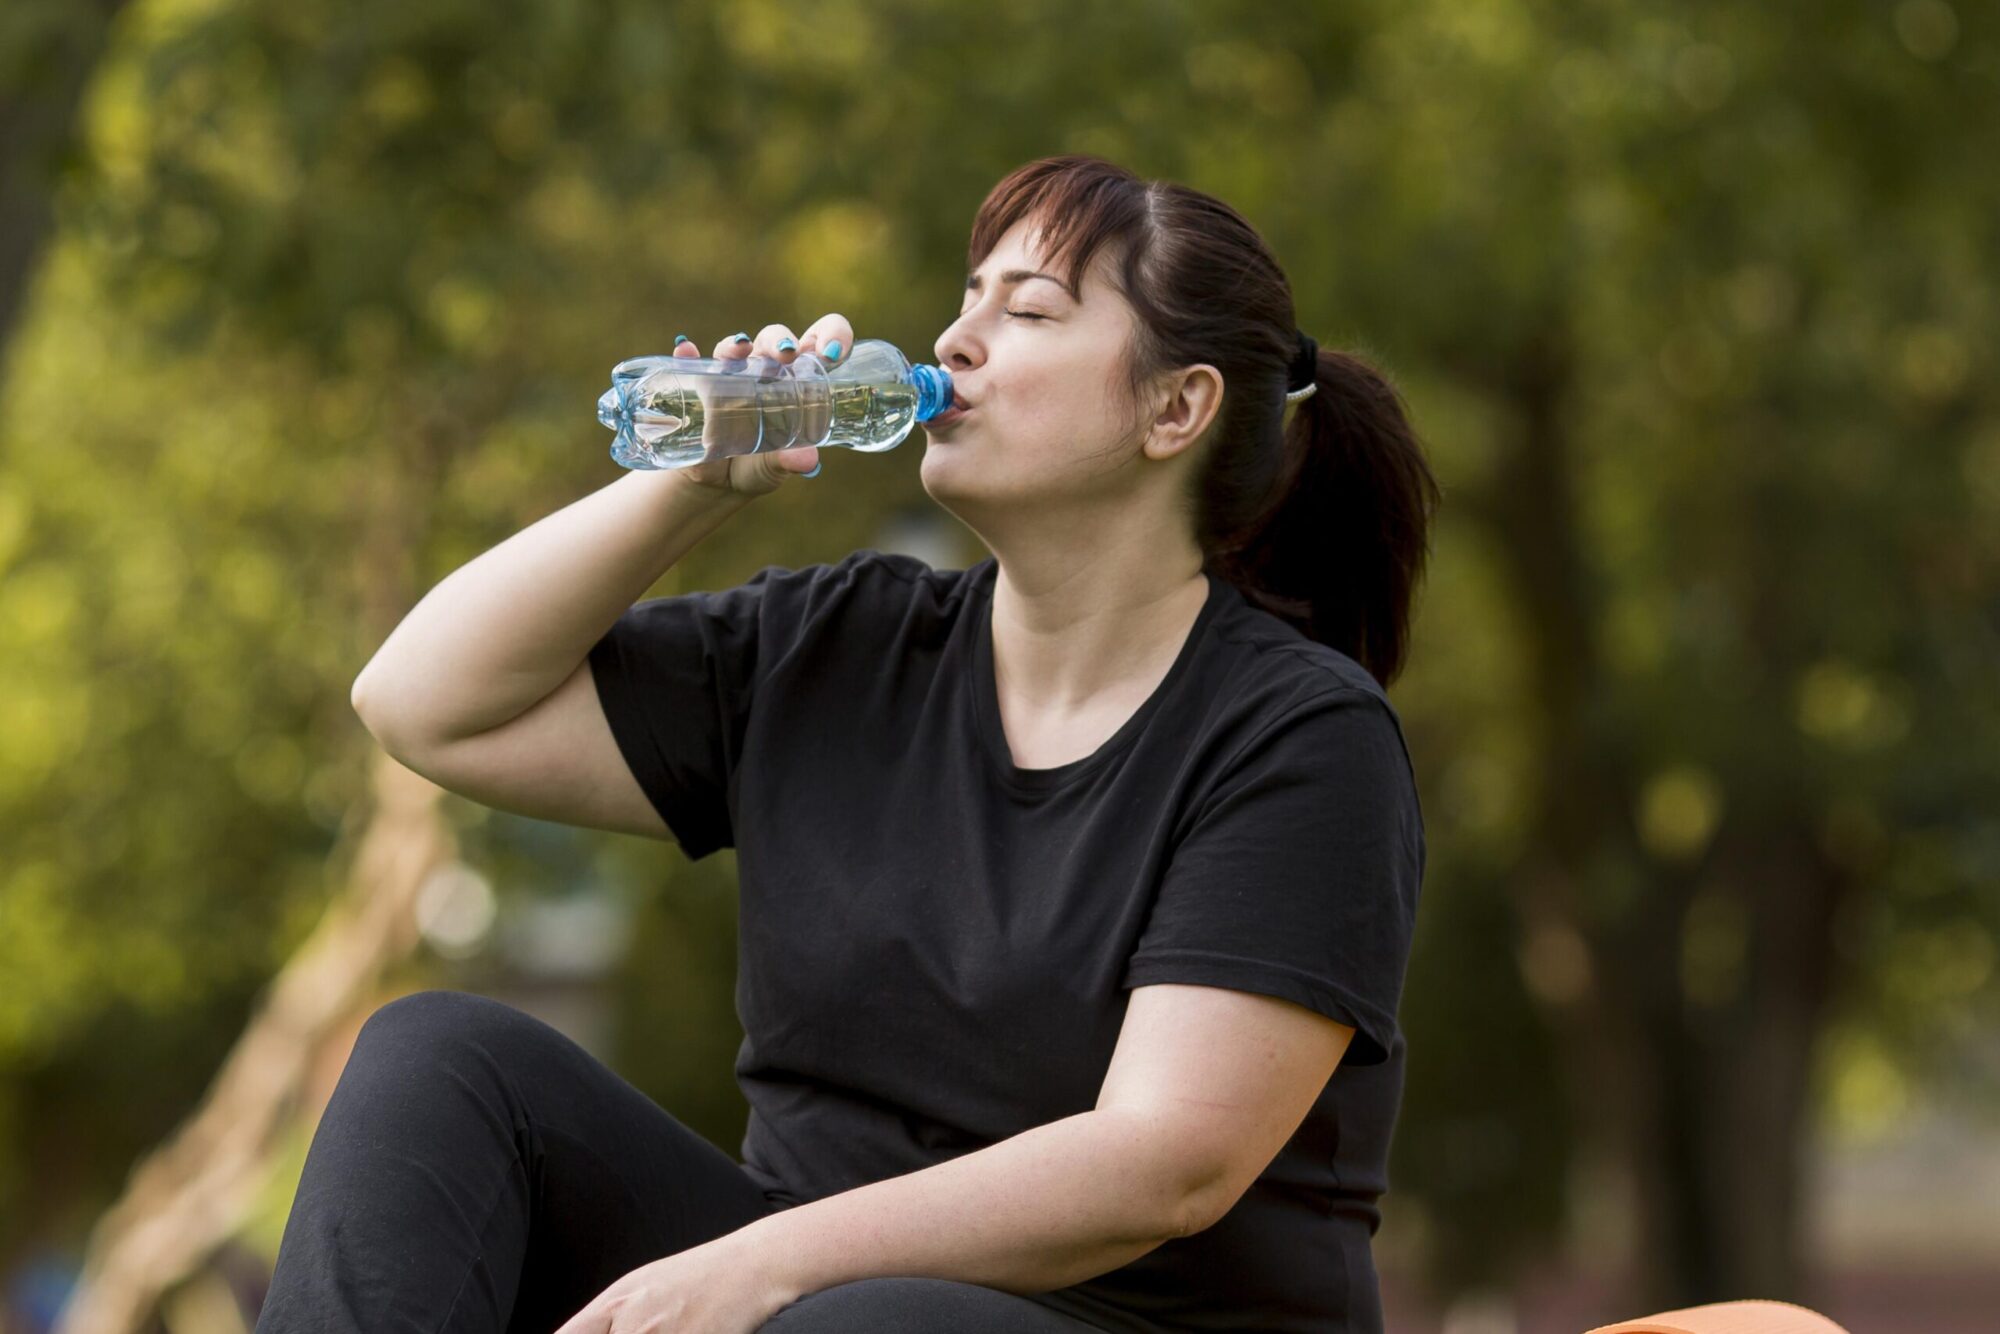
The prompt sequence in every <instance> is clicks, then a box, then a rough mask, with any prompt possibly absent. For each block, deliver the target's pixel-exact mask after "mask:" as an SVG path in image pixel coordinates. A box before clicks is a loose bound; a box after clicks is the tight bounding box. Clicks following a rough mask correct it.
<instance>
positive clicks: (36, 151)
mask: <svg viewBox="0 0 2000 1334" xmlns="http://www.w3.org/2000/svg"><path fill="white" fill-rule="evenodd" d="M125 4H126V0H87V2H83V0H12V3H10V4H9V5H8V6H7V8H6V9H5V10H0V347H5V346H6V344H7V340H8V337H9V335H10V334H12V333H13V330H14V324H15V321H16V319H17V318H18V317H19V315H20V311H21V301H22V298H23V296H24V295H25V294H26V288H27V284H28V279H29V276H30V275H31V274H32V273H33V271H34V267H35V261H36V260H37V259H38V258H39V257H40V255H41V253H42V246H43V243H44V242H45V241H46V240H47V238H48V233H49V227H50V224H51V222H52V221H53V212H54V211H53V209H52V208H51V207H50V201H51V200H52V199H53V197H54V194H55V190H54V184H55V180H56V178H57V176H58V175H59V174H60V173H61V171H62V169H63V167H64V164H65V163H67V162H70V161H72V160H73V159H74V157H75V156H76V152H77V147H76V142H75V139H76V136H75V129H76V117H77V109H78V107H79V106H81V105H82V102H83V91H84V88H85V86H86V85H87V84H88V83H89V81H90V76H91V74H92V73H93V72H95V70H96V69H97V62H98V60H99V59H100V58H101V57H102V56H103V54H104V49H105V46H106V44H107V42H108V41H109V37H110V30H111V24H112V20H113V19H115V18H116V17H117V15H118V11H119V10H121V9H123V8H124V7H125Z"/></svg>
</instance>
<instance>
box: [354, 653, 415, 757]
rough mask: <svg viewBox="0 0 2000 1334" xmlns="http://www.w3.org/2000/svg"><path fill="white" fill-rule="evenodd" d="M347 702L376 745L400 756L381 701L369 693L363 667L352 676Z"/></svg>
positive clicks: (366, 674) (366, 676)
mask: <svg viewBox="0 0 2000 1334" xmlns="http://www.w3.org/2000/svg"><path fill="white" fill-rule="evenodd" d="M347 702H348V704H349V705H350V706H352V708H353V709H354V716H355V717H357V718H359V719H360V720H361V726H362V727H364V728H366V729H367V731H368V735H370V736H372V737H374V738H375V742H376V744H377V745H379V746H381V747H382V749H383V750H385V751H387V752H388V753H389V754H390V755H392V756H395V757H396V758H397V759H401V758H402V754H401V751H400V750H399V748H398V745H397V743H396V742H395V741H394V740H393V739H392V738H393V736H394V735H395V733H394V729H393V728H391V727H390V726H389V724H388V722H387V721H386V719H385V717H384V714H383V709H382V703H381V701H380V700H378V699H375V698H374V697H373V696H372V695H371V693H370V685H369V680H368V672H367V670H366V669H365V668H364V669H363V670H362V673H361V675H359V676H357V677H355V678H354V685H353V687H352V689H350V690H349V691H348V692H347Z"/></svg>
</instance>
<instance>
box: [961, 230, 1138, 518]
mask: <svg viewBox="0 0 2000 1334" xmlns="http://www.w3.org/2000/svg"><path fill="white" fill-rule="evenodd" d="M1032 227H1033V222H1032V220H1030V219H1024V220H1023V221H1021V222H1019V223H1016V224H1015V225H1014V226H1013V227H1012V228H1011V229H1009V230H1008V231H1007V233H1006V234H1005V235H1004V236H1002V237H1001V238H1000V240H999V242H998V243H997V244H996V245H995V246H994V247H993V251H992V253H991V254H989V255H987V256H986V259H985V260H984V262H983V263H982V264H981V265H980V267H979V269H978V271H977V272H975V273H973V274H972V275H970V278H969V281H968V285H967V287H966V291H965V298H964V302H963V304H962V306H961V307H960V312H959V316H958V319H957V320H955V321H954V322H953V323H952V325H951V326H950V327H949V328H947V329H946V330H945V331H944V333H943V334H941V335H939V337H938V340H937V344H936V349H935V350H936V354H937V360H938V364H939V365H941V366H943V367H944V368H945V369H946V370H948V371H950V372H951V376H952V385H953V387H954V389H955V390H956V392H957V395H958V397H960V398H961V399H963V400H965V401H967V402H969V403H971V404H972V409H971V411H969V412H967V413H965V414H964V415H962V416H961V417H960V418H959V419H958V420H957V421H955V422H952V423H950V424H948V425H946V426H944V427H942V428H940V429H936V430H932V429H931V428H930V427H929V426H928V425H925V426H924V428H923V429H924V430H925V431H926V433H927V435H928V439H929V443H928V445H927V446H926V448H925V451H924V459H923V482H924V489H925V490H926V491H927V492H929V493H930V494H931V496H932V497H933V498H934V499H936V500H937V501H938V502H939V503H941V504H943V505H945V506H946V507H947V508H949V509H951V510H953V512H954V513H957V514H959V516H960V517H961V518H964V519H966V520H967V521H969V522H974V525H975V527H977V523H976V520H977V518H978V517H979V516H980V515H981V514H982V512H983V511H984V509H985V507H986V506H989V505H993V506H1005V507H1006V508H1007V509H1008V510H1010V511H1011V510H1017V509H1020V508H1021V507H1022V506H1024V505H1027V504H1032V505H1033V506H1034V508H1035V509H1036V510H1037V511H1038V512H1041V513H1044V514H1046V513H1047V512H1048V510H1049V509H1050V508H1054V509H1058V510H1067V511H1072V512H1073V511H1074V510H1075V509H1077V508H1079V507H1092V506H1094V505H1096V504H1102V503H1103V502H1104V501H1105V500H1106V499H1107V498H1108V497H1119V498H1122V497H1124V496H1126V495H1128V494H1129V493H1130V492H1131V490H1132V488H1133V487H1134V485H1135V484H1136V481H1137V478H1136V476H1135V474H1136V472H1137V469H1135V468H1134V467H1133V466H1132V465H1133V464H1134V463H1135V462H1136V461H1137V457H1136V456H1137V453H1138V447H1139V443H1140V441H1141V439H1143V435H1144V431H1143V427H1140V426H1139V425H1137V423H1138V422H1139V421H1140V420H1141V418H1140V416H1139V414H1137V413H1135V411H1134V409H1133V407H1132V405H1131V404H1130V403H1129V402H1128V398H1127V390H1126V388H1125V367H1126V356H1127V346H1128V344H1129V342H1130V340H1131V336H1132V330H1133V324H1132V320H1133V316H1132V310H1131V307H1130V306H1128V305H1127V304H1126V303H1125V301H1124V299H1123V298H1122V297H1121V296H1119V294H1118V293H1117V292H1116V291H1115V290H1114V289H1113V288H1112V287H1111V286H1110V285H1109V283H1108V282H1107V281H1106V280H1105V279H1104V277H1103V274H1102V272H1101V266H1102V265H1103V264H1104V263H1107V262H1109V258H1108V250H1107V251H1101V252H1099V254H1098V255H1097V257H1096V259H1095V260H1093V262H1092V264H1091V266H1090V268H1089V271H1088V272H1086V273H1085V275H1084V277H1083V281H1082V286H1081V288H1080V289H1079V290H1078V291H1075V292H1071V291H1069V290H1068V289H1067V288H1066V286H1065V285H1064V281H1063V277H1064V276H1063V275H1061V274H1058V273H1055V272H1053V270H1052V269H1051V268H1050V267H1049V266H1048V265H1047V264H1045V263H1043V262H1042V260H1041V258H1040V255H1039V253H1038V252H1037V251H1036V249H1035V248H1034V246H1035V241H1036V237H1035V236H1034V234H1033V232H1032V230H1031V229H1032ZM1024 274H1035V275H1037V276H1035V277H1023V276H1021V275H1024ZM1044 274H1046V275H1047V276H1040V275H1044Z"/></svg>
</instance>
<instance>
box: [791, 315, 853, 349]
mask: <svg viewBox="0 0 2000 1334" xmlns="http://www.w3.org/2000/svg"><path fill="white" fill-rule="evenodd" d="M835 343H839V344H840V351H839V354H838V355H834V354H833V344H835ZM799 350H800V351H802V352H812V353H815V354H817V355H818V356H819V357H820V358H821V359H822V360H825V361H845V360H847V356H848V354H849V353H851V352H853V351H854V326H853V325H851V324H849V323H848V322H847V317H846V316H845V315H841V314H839V313H837V312H836V313H834V314H829V315H822V316H820V317H819V318H818V319H816V320H814V321H813V322H812V323H811V324H810V325H808V326H806V331H805V332H804V333H802V334H800V335H799Z"/></svg>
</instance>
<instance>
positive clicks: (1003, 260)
mask: <svg viewBox="0 0 2000 1334" xmlns="http://www.w3.org/2000/svg"><path fill="white" fill-rule="evenodd" d="M1103 258H1104V257H1103V256H1102V255H1098V256H1096V257H1095V258H1094V259H1093V260H1092V262H1091V263H1090V264H1089V265H1088V266H1086V268H1085V271H1084V273H1083V274H1082V276H1081V279H1080V286H1079V287H1078V288H1076V289H1072V288H1071V287H1070V285H1069V275H1068V273H1067V272H1065V271H1063V270H1061V269H1058V268H1057V267H1056V266H1055V265H1053V264H1051V263H1049V262H1048V261H1047V259H1046V258H1045V254H1044V251H1043V249H1042V236H1041V233H1040V231H1039V229H1038V228H1037V227H1036V225H1035V223H1034V221H1033V220H1032V219H1028V218H1023V219H1021V220H1020V221H1018V222H1016V223H1015V224H1014V225H1013V226H1011V227H1009V228H1008V229H1007V230H1006V231H1005V232H1003V233H1002V234H1001V236H1000V239H999V240H997V241H995V242H994V243H993V249H992V250H991V251H990V252H989V253H988V254H987V256H986V258H985V259H983V260H982V261H980V263H979V266H978V268H976V269H975V270H973V271H972V272H971V273H969V274H967V275H966V290H967V291H973V290H983V289H984V288H985V287H987V286H990V285H992V284H995V283H998V284H1001V285H1003V286H1010V287H1011V286H1016V285H1018V286H1020V287H1022V288H1023V289H1024V290H1029V291H1033V290H1040V291H1043V292H1045V293H1047V294H1048V295H1050V296H1054V295H1056V294H1057V293H1058V292H1063V293H1067V294H1068V295H1069V296H1070V297H1071V298H1073V299H1075V300H1077V301H1083V300H1084V299H1085V297H1086V296H1087V295H1088V294H1089V292H1090V291H1091V289H1093V288H1098V287H1102V286H1103V281H1102V279H1101V278H1099V276H1098V274H1097V268H1098V265H1099V264H1100V263H1101V262H1102V261H1103Z"/></svg>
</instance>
